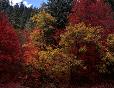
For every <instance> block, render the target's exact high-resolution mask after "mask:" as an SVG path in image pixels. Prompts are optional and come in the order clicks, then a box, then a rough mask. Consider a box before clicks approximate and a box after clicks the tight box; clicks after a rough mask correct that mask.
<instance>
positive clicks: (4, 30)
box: [0, 12, 21, 82]
mask: <svg viewBox="0 0 114 88" xmlns="http://www.w3.org/2000/svg"><path fill="white" fill-rule="evenodd" d="M20 51H21V48H20V43H19V39H18V36H17V35H16V33H15V31H14V29H13V27H12V26H11V24H10V23H9V21H8V18H7V17H6V16H5V14H4V13H3V12H0V75H1V77H0V82H5V81H11V80H12V81H13V78H15V75H16V74H17V73H18V70H19V67H18V66H19V64H20V62H21V52H20ZM12 77H13V78H12Z"/></svg>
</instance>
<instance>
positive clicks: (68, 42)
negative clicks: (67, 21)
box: [60, 23, 101, 47]
mask: <svg viewBox="0 0 114 88" xmlns="http://www.w3.org/2000/svg"><path fill="white" fill-rule="evenodd" d="M66 29H67V32H65V33H64V34H62V35H61V41H60V45H64V46H67V47H68V46H72V45H75V44H76V43H80V42H90V41H94V42H96V41H97V40H98V39H99V38H100V36H99V33H100V30H101V28H100V27H91V26H89V27H87V26H86V25H85V24H84V23H79V24H76V25H75V26H72V25H69V26H68V27H67V28H66Z"/></svg>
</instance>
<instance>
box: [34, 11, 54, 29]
mask: <svg viewBox="0 0 114 88" xmlns="http://www.w3.org/2000/svg"><path fill="white" fill-rule="evenodd" d="M32 21H33V22H34V23H36V28H41V29H44V28H45V27H47V26H50V25H51V24H52V23H53V22H54V21H55V19H54V17H52V16H51V15H50V14H49V13H47V12H46V11H44V10H43V11H40V12H39V13H38V14H35V15H34V16H33V17H32Z"/></svg>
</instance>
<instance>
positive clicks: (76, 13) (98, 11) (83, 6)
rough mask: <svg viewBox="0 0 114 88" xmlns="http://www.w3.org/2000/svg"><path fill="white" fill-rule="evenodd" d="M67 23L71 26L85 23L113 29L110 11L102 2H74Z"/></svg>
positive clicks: (76, 0) (85, 0)
mask: <svg viewBox="0 0 114 88" xmlns="http://www.w3.org/2000/svg"><path fill="white" fill-rule="evenodd" d="M69 21H70V23H72V24H76V23H80V22H85V23H86V24H91V25H93V26H102V27H104V28H105V29H113V28H114V20H113V14H112V9H111V8H110V6H109V5H108V4H106V3H104V1H103V0H80V1H78V0H74V4H73V7H72V11H71V13H70V16H69Z"/></svg>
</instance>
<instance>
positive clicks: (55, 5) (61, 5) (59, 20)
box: [48, 0, 73, 28]
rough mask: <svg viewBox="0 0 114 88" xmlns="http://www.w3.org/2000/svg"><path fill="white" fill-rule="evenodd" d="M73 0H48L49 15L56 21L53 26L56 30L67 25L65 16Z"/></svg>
mask: <svg viewBox="0 0 114 88" xmlns="http://www.w3.org/2000/svg"><path fill="white" fill-rule="evenodd" d="M72 1H73V0H49V1H48V10H49V13H51V15H52V16H53V17H55V19H56V23H55V26H56V27H57V28H64V27H65V25H66V24H67V16H68V14H69V11H70V9H71V6H72Z"/></svg>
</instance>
